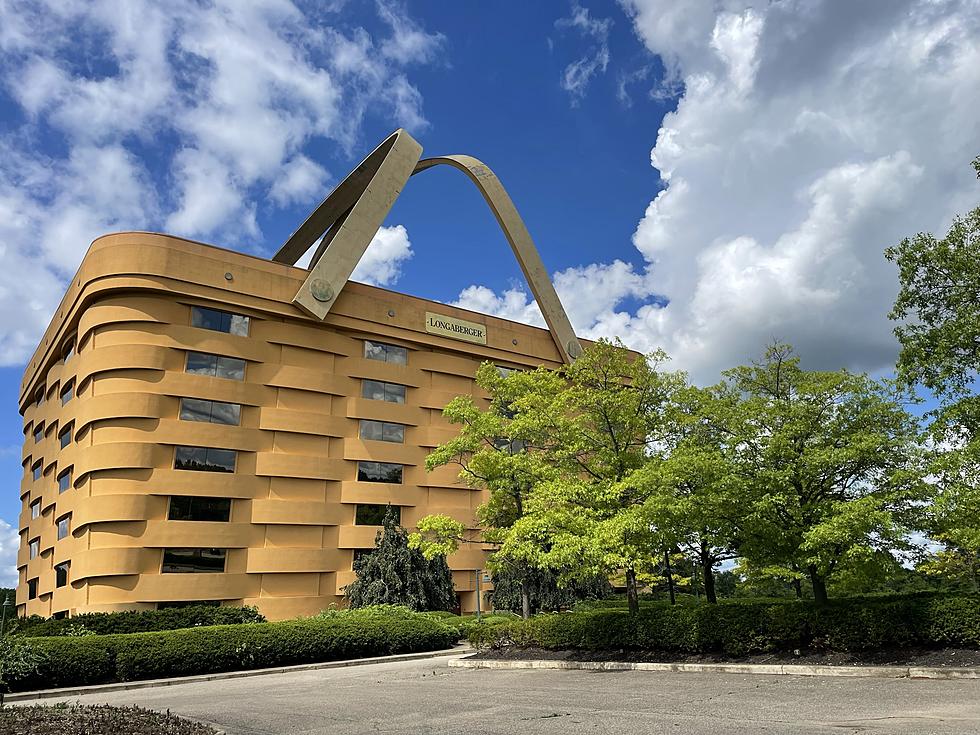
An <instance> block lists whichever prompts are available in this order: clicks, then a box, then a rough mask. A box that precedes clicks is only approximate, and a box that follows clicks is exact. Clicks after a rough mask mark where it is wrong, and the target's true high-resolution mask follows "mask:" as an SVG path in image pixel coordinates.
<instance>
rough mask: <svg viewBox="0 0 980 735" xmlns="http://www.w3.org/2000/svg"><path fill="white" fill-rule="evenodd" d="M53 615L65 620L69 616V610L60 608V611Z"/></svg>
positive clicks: (56, 618) (55, 617)
mask: <svg viewBox="0 0 980 735" xmlns="http://www.w3.org/2000/svg"><path fill="white" fill-rule="evenodd" d="M51 617H52V618H54V619H55V620H64V619H65V618H67V617H68V611H67V610H59V611H58V612H56V613H54V614H52V615H51Z"/></svg>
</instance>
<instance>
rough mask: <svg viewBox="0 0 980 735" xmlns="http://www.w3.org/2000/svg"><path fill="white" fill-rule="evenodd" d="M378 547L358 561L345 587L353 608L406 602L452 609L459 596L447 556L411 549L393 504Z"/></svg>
mask: <svg viewBox="0 0 980 735" xmlns="http://www.w3.org/2000/svg"><path fill="white" fill-rule="evenodd" d="M382 523H383V525H382V529H381V530H380V531H378V535H377V537H376V538H375V547H376V548H375V549H374V551H372V552H371V553H369V554H365V555H363V556H361V557H360V558H359V559H357V560H356V561H355V562H354V572H355V573H356V574H357V579H355V580H354V581H353V582H352V583H351V584H349V585H347V587H345V588H344V592H345V594H346V595H347V599H348V601H349V603H350V606H351V607H352V608H358V607H368V606H370V605H404V606H405V607H408V608H411V609H412V610H418V611H423V610H451V609H452V608H453V607H454V606H455V602H456V595H455V591H454V588H453V578H452V573H451V572H450V571H449V566H448V565H447V564H446V557H445V556H443V555H439V554H434V555H432V556H431V558H426V557H425V556H423V555H422V553H421V552H419V551H417V550H415V549H410V548H409V546H408V533H407V532H406V531H405V529H404V528H402V527H401V526H399V525H398V521H397V520H396V518H395V513H394V511H393V509H392V508H391V506H390V505H389V506H388V510H387V511H386V512H385V517H384V520H383V522H382Z"/></svg>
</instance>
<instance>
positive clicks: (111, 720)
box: [0, 704, 218, 735]
mask: <svg viewBox="0 0 980 735" xmlns="http://www.w3.org/2000/svg"><path fill="white" fill-rule="evenodd" d="M217 732H218V731H217V730H215V729H214V728H213V727H209V726H208V725H203V724H201V723H199V722H191V721H190V720H185V719H182V718H180V717H177V716H175V715H172V714H170V713H169V712H167V713H162V712H153V711H151V710H146V709H142V708H141V707H110V706H109V705H98V706H85V705H80V704H54V705H33V706H30V707H21V706H19V705H7V706H5V707H3V708H0V733H3V735H215V734H216V733H217Z"/></svg>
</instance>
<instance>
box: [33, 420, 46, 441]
mask: <svg viewBox="0 0 980 735" xmlns="http://www.w3.org/2000/svg"><path fill="white" fill-rule="evenodd" d="M43 438H44V424H39V425H37V426H35V427H34V443H35V444H37V443H38V442H40V441H41V440H42V439H43Z"/></svg>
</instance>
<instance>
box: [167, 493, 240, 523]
mask: <svg viewBox="0 0 980 735" xmlns="http://www.w3.org/2000/svg"><path fill="white" fill-rule="evenodd" d="M167 518H168V519H169V520H171V521H221V522H224V523H227V522H228V520H229V519H230V518H231V500H230V499H229V498H198V497H193V496H190V495H173V496H171V497H170V511H169V512H168V513H167Z"/></svg>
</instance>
